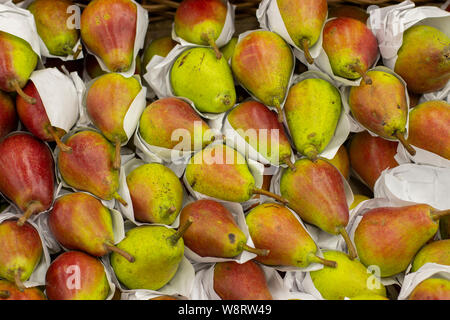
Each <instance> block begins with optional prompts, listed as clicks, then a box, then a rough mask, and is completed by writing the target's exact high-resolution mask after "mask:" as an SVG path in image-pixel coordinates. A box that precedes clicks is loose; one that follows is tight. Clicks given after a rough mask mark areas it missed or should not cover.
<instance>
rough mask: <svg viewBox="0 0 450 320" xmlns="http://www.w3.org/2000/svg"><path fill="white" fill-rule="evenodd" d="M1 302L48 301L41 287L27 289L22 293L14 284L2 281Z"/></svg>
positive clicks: (0, 281)
mask: <svg viewBox="0 0 450 320" xmlns="http://www.w3.org/2000/svg"><path fill="white" fill-rule="evenodd" d="M1 300H47V298H46V297H45V294H44V293H43V292H42V291H41V290H40V289H39V287H31V288H26V289H23V291H20V290H19V289H18V288H17V286H16V285H15V284H14V283H13V282H10V281H7V280H0V301H1Z"/></svg>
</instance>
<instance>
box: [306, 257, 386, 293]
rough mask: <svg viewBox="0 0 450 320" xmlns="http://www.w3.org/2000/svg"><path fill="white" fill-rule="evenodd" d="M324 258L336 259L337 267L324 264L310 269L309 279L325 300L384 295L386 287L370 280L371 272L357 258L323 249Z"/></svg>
mask: <svg viewBox="0 0 450 320" xmlns="http://www.w3.org/2000/svg"><path fill="white" fill-rule="evenodd" d="M323 256H324V258H325V259H329V260H333V261H336V263H337V267H336V268H330V267H327V266H324V267H323V269H320V270H316V271H311V272H310V276H311V280H312V282H313V283H314V286H315V287H316V289H317V290H318V291H319V292H320V294H321V295H322V297H323V298H324V299H327V300H344V298H346V297H347V298H350V299H352V298H353V297H357V296H361V295H369V294H370V295H378V296H383V297H385V296H386V288H385V287H384V286H383V284H381V282H380V283H373V284H374V286H373V287H370V286H368V284H369V283H370V282H371V281H370V279H369V277H371V274H370V273H369V272H367V269H366V267H365V266H364V265H363V264H362V263H361V262H359V261H358V260H350V259H349V257H348V256H347V255H346V254H345V253H343V252H339V251H324V252H323Z"/></svg>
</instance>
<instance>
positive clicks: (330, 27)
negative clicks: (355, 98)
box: [323, 17, 378, 84]
mask: <svg viewBox="0 0 450 320" xmlns="http://www.w3.org/2000/svg"><path fill="white" fill-rule="evenodd" d="M323 49H324V51H325V53H326V54H327V56H328V59H329V61H330V65H331V69H332V70H333V73H334V74H335V75H336V76H340V77H343V78H347V79H351V80H355V79H359V78H361V77H362V78H363V81H364V82H365V83H367V84H370V83H371V78H370V76H369V75H367V74H366V72H367V70H369V69H370V68H371V67H372V65H373V64H374V63H375V60H376V59H377V56H378V42H377V38H375V36H374V34H373V33H372V31H371V30H370V29H369V28H367V26H366V24H365V23H363V22H361V21H359V20H356V19H353V18H347V17H340V18H336V19H332V20H330V21H328V22H327V23H326V24H325V28H324V30H323Z"/></svg>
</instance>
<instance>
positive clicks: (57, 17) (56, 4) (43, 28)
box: [28, 0, 80, 56]
mask: <svg viewBox="0 0 450 320" xmlns="http://www.w3.org/2000/svg"><path fill="white" fill-rule="evenodd" d="M73 5H74V3H73V2H72V1H71V0H36V1H33V2H32V3H31V4H30V5H29V6H28V10H29V11H30V12H31V13H32V14H33V16H34V21H35V22H36V29H37V32H38V34H39V37H40V38H41V39H42V41H43V42H44V44H45V46H46V47H47V49H48V51H49V52H50V54H52V55H55V56H68V55H75V52H74V51H73V48H74V47H75V45H76V44H77V42H78V39H79V37H80V32H79V30H78V29H76V28H71V27H70V24H68V21H69V20H70V18H71V15H72V12H71V10H70V6H73Z"/></svg>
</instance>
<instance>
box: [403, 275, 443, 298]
mask: <svg viewBox="0 0 450 320" xmlns="http://www.w3.org/2000/svg"><path fill="white" fill-rule="evenodd" d="M408 300H450V280H447V279H439V278H429V279H426V280H424V281H422V282H421V283H419V284H418V285H417V286H416V287H415V288H414V290H413V291H412V292H411V294H410V295H409V297H408Z"/></svg>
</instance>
